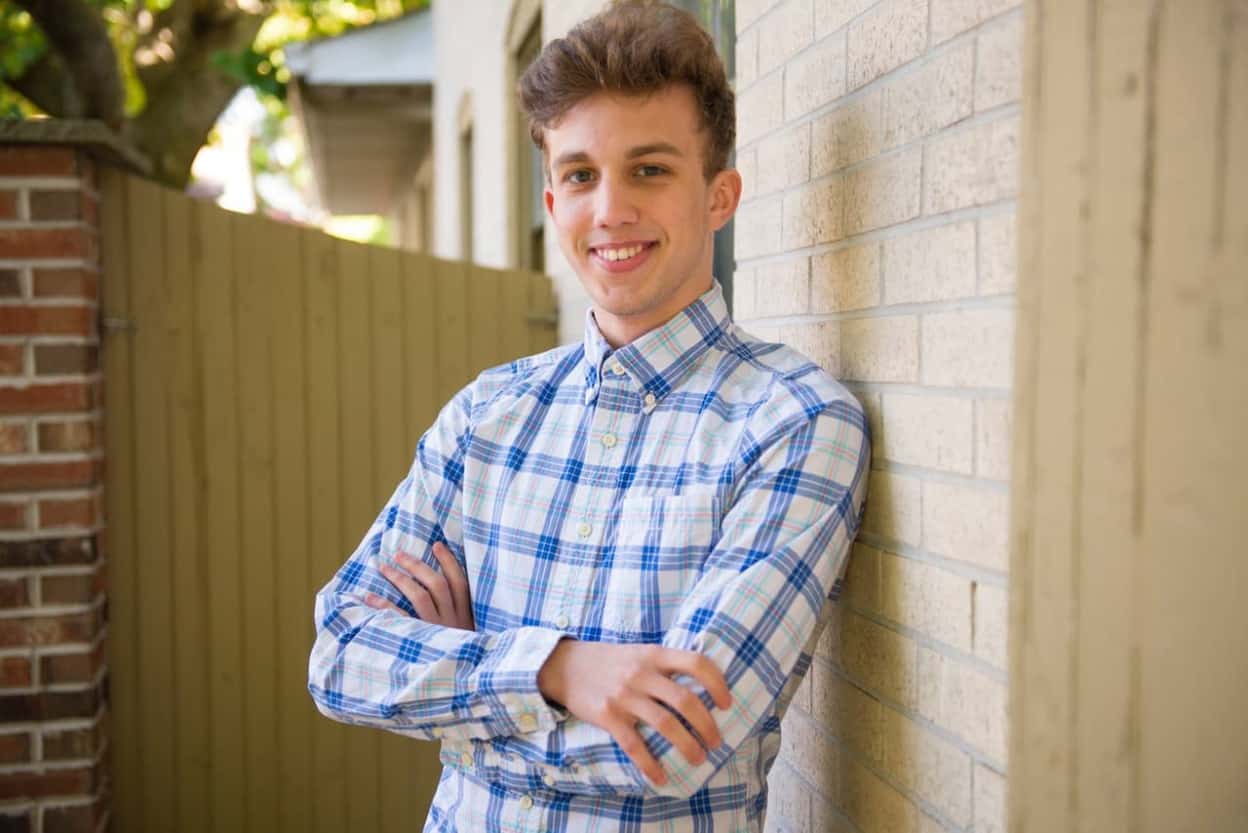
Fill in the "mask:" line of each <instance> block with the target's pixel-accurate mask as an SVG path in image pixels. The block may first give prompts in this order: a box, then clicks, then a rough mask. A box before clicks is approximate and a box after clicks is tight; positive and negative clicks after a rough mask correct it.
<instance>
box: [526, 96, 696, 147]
mask: <svg viewBox="0 0 1248 833" xmlns="http://www.w3.org/2000/svg"><path fill="white" fill-rule="evenodd" d="M700 134H701V122H700V119H699V118H698V109H697V101H696V100H695V98H694V96H693V92H692V91H691V90H689V88H688V87H686V86H684V85H673V86H670V87H665V88H663V89H662V90H660V91H658V92H656V93H652V94H650V95H646V96H625V95H620V94H618V93H607V92H602V93H595V94H594V95H592V96H590V97H588V98H586V99H584V100H583V101H580V102H578V103H577V104H576V106H574V107H573V108H572V109H571V110H569V111H568V112H567V113H565V114H564V115H563V117H562V118H561V119H560V120H559V121H558V122H556V123H555V124H553V125H551V126H550V127H548V128H546V130H545V131H544V137H543V138H544V140H545V144H546V151H547V153H548V154H549V155H550V158H551V159H552V160H555V159H558V158H559V157H560V156H562V155H565V154H585V155H587V156H589V157H591V158H605V157H611V156H613V155H624V154H626V153H627V152H628V150H629V149H631V148H634V147H638V146H641V145H654V144H662V143H666V144H671V145H675V146H676V147H677V148H679V149H681V150H682V151H683V152H684V153H686V154H695V153H697V152H698V150H699V149H700V143H701V141H702V136H701V135H700Z"/></svg>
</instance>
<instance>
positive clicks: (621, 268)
mask: <svg viewBox="0 0 1248 833" xmlns="http://www.w3.org/2000/svg"><path fill="white" fill-rule="evenodd" d="M655 245H656V244H655V243H654V242H636V243H619V244H611V245H609V246H594V247H591V248H590V250H589V253H590V255H591V256H592V257H593V259H594V261H595V262H597V263H598V265H599V266H601V267H602V268H604V269H606V270H607V271H608V272H626V271H628V270H630V269H635V268H636V267H637V266H639V265H641V263H643V262H644V261H645V260H646V258H648V257H649V255H650V250H651V249H653V248H654V247H655Z"/></svg>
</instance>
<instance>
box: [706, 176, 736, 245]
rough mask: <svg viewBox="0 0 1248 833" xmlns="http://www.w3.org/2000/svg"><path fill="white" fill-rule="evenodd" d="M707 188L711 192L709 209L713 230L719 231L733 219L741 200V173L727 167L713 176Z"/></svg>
mask: <svg viewBox="0 0 1248 833" xmlns="http://www.w3.org/2000/svg"><path fill="white" fill-rule="evenodd" d="M707 190H708V192H709V193H710V205H709V209H708V210H709V212H710V221H711V230H712V231H719V230H720V229H721V228H723V227H724V225H725V224H727V222H728V221H729V220H731V219H732V215H733V214H735V213H736V212H737V205H738V204H739V203H740V202H741V174H739V173H737V170H736V169H735V168H725V169H724V170H722V171H720V172H719V173H717V174H715V176H713V177H711V181H710V183H709V184H708V185H707Z"/></svg>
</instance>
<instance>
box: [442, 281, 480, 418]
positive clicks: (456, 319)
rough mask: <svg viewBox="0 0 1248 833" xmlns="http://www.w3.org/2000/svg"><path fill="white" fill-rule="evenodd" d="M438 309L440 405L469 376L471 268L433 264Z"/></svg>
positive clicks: (461, 385) (448, 398)
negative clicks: (469, 285) (469, 276)
mask: <svg viewBox="0 0 1248 833" xmlns="http://www.w3.org/2000/svg"><path fill="white" fill-rule="evenodd" d="M434 274H435V276H436V277H435V279H434V287H435V298H436V300H435V308H436V309H437V336H436V337H437V349H436V351H435V352H434V355H436V356H437V360H438V387H437V391H438V400H437V401H438V405H439V407H441V405H442V404H444V403H446V402H449V401H450V399H451V397H453V396H454V395H455V394H456V393H457V392H458V391H459V389H460V388H461V387H463V386H464V383H465V382H467V380H468V379H469V368H470V366H471V365H470V363H469V361H468V316H467V307H468V287H467V280H468V278H467V274H468V268H467V267H466V266H465V265H464V264H462V263H451V262H447V261H439V262H438V263H437V264H436V265H435V267H434Z"/></svg>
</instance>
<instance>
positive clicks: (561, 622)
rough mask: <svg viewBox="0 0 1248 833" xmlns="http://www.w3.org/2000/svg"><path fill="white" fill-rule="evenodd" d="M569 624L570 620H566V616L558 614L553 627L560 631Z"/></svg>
mask: <svg viewBox="0 0 1248 833" xmlns="http://www.w3.org/2000/svg"><path fill="white" fill-rule="evenodd" d="M570 623H571V620H569V619H568V617H567V616H565V615H564V614H562V613H560V614H559V615H558V616H557V617H556V618H555V627H556V628H559V629H561V630H562V629H563V628H566V627H567V626H568V625H569V624H570Z"/></svg>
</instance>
